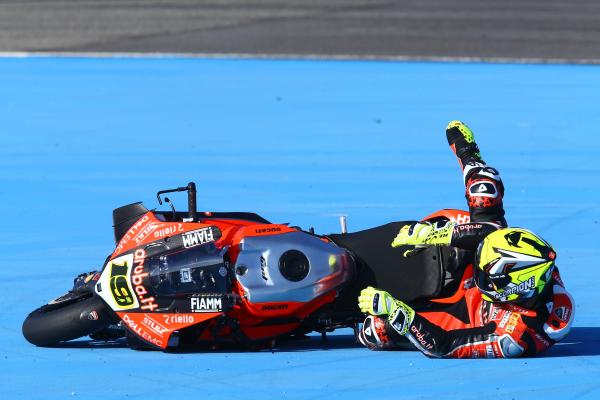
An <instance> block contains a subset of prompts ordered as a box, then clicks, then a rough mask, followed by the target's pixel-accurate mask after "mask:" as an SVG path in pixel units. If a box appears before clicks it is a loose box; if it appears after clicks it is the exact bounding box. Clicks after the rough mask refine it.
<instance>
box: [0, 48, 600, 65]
mask: <svg viewBox="0 0 600 400" xmlns="http://www.w3.org/2000/svg"><path fill="white" fill-rule="evenodd" d="M55 57H58V58H148V59H156V58H207V59H256V60H323V61H328V60H330V61H411V62H457V63H494V64H600V58H582V59H567V58H538V57H522V58H513V57H446V56H386V55H353V54H286V53H273V54H266V53H258V54H253V53H145V52H117V53H111V52H76V51H58V52H37V51H0V58H55Z"/></svg>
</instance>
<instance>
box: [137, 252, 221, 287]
mask: <svg viewBox="0 0 600 400" xmlns="http://www.w3.org/2000/svg"><path fill="white" fill-rule="evenodd" d="M225 251H226V249H218V248H217V247H216V246H215V245H214V243H207V244H204V245H202V246H196V247H192V248H189V249H178V250H176V251H170V252H163V253H160V254H157V255H154V256H152V257H149V258H148V259H147V261H146V263H147V264H146V265H147V266H148V267H147V268H148V272H149V280H150V286H151V287H152V290H153V292H154V294H155V295H157V296H159V297H161V296H164V297H180V296H188V295H192V294H202V293H211V294H227V293H229V292H230V289H231V280H230V277H229V270H228V268H227V264H226V263H225V261H224V259H223V255H224V253H225Z"/></svg>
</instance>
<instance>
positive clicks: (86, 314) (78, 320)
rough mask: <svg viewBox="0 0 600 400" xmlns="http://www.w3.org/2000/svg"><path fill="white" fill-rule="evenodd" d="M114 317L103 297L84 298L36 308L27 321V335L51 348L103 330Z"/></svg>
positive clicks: (33, 340)
mask: <svg viewBox="0 0 600 400" xmlns="http://www.w3.org/2000/svg"><path fill="white" fill-rule="evenodd" d="M111 320H112V319H111V316H110V314H109V311H108V309H107V307H106V306H105V305H104V303H103V302H102V300H101V299H100V298H99V297H96V296H86V297H80V298H76V299H73V300H71V301H66V302H59V303H50V304H46V305H45V306H42V307H40V308H38V309H37V310H35V311H32V312H31V313H30V314H29V315H28V316H27V318H25V321H24V322H23V336H25V339H27V341H28V342H29V343H31V344H34V345H36V346H42V347H51V346H55V345H57V344H59V343H60V342H66V341H69V340H73V339H77V338H80V337H83V336H88V335H91V334H93V333H95V332H98V331H101V330H102V329H105V328H106V327H107V326H109V325H110V323H111Z"/></svg>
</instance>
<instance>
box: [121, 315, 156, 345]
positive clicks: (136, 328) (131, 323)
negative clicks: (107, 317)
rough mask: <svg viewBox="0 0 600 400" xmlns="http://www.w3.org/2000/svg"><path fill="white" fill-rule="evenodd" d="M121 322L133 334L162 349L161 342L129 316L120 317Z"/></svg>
mask: <svg viewBox="0 0 600 400" xmlns="http://www.w3.org/2000/svg"><path fill="white" fill-rule="evenodd" d="M122 319H123V322H125V323H126V324H127V326H128V327H129V329H131V330H132V331H133V332H134V333H135V334H137V335H138V336H139V337H141V338H142V339H144V340H146V341H148V342H150V343H152V344H155V345H156V346H158V347H164V346H163V341H162V340H161V339H159V338H157V337H154V336H153V335H151V334H150V333H149V332H147V331H146V330H145V329H144V327H143V326H142V324H138V323H137V322H136V321H135V320H134V319H133V318H132V317H130V316H129V314H123V316H122Z"/></svg>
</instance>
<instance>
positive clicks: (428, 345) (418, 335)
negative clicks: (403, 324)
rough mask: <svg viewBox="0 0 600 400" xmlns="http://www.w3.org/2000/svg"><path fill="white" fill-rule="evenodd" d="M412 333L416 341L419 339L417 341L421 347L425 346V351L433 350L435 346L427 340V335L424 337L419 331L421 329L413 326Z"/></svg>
mask: <svg viewBox="0 0 600 400" xmlns="http://www.w3.org/2000/svg"><path fill="white" fill-rule="evenodd" d="M410 332H411V333H412V336H413V337H414V338H415V339H417V341H418V342H419V343H420V344H421V346H423V348H424V349H425V350H431V349H433V345H432V344H431V343H429V342H428V341H427V340H426V339H425V335H423V334H422V333H421V331H419V328H417V327H416V326H414V325H413V326H411V327H410Z"/></svg>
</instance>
